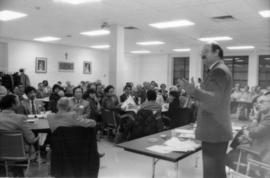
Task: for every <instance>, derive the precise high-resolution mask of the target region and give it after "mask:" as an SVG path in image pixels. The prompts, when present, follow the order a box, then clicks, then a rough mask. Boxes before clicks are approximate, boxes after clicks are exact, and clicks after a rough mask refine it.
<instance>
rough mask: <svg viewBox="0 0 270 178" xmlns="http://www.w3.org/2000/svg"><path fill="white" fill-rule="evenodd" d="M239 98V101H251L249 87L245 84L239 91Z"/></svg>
mask: <svg viewBox="0 0 270 178" xmlns="http://www.w3.org/2000/svg"><path fill="white" fill-rule="evenodd" d="M240 100H241V101H248V102H251V100H252V98H251V94H250V92H249V87H248V86H245V87H244V88H243V91H242V92H241V95H240Z"/></svg>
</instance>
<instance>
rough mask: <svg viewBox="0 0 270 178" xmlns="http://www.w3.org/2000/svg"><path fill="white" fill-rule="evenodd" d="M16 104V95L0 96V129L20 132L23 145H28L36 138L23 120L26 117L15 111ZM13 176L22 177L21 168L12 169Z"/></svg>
mask: <svg viewBox="0 0 270 178" xmlns="http://www.w3.org/2000/svg"><path fill="white" fill-rule="evenodd" d="M18 105H19V99H18V97H17V96H16V95H13V94H8V95H6V96H4V97H3V98H2V100H1V101H0V109H1V110H2V112H0V130H2V131H18V132H21V133H22V134H23V137H24V140H25V144H26V145H25V146H26V147H29V146H30V145H31V144H33V143H35V142H36V141H37V138H35V136H34V134H33V132H32V131H31V130H30V128H29V127H28V125H27V123H26V122H25V121H26V119H27V117H26V116H24V115H20V114H16V113H15V109H16V108H17V107H18ZM27 151H28V150H27ZM12 172H13V171H12ZM0 176H2V175H0ZM13 176H14V177H16V176H19V177H23V176H24V174H23V169H22V168H18V169H16V170H14V172H13Z"/></svg>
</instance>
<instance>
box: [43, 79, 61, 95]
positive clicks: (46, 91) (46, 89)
mask: <svg viewBox="0 0 270 178" xmlns="http://www.w3.org/2000/svg"><path fill="white" fill-rule="evenodd" d="M42 84H43V93H44V96H45V97H49V96H50V95H51V93H52V92H53V91H52V89H51V87H50V86H49V82H48V81H47V80H43V81H42ZM58 86H59V85H58ZM59 87H61V86H59Z"/></svg>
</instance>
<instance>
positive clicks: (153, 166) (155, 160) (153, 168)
mask: <svg viewBox="0 0 270 178" xmlns="http://www.w3.org/2000/svg"><path fill="white" fill-rule="evenodd" d="M157 162H158V159H156V158H153V159H152V178H155V172H156V164H157Z"/></svg>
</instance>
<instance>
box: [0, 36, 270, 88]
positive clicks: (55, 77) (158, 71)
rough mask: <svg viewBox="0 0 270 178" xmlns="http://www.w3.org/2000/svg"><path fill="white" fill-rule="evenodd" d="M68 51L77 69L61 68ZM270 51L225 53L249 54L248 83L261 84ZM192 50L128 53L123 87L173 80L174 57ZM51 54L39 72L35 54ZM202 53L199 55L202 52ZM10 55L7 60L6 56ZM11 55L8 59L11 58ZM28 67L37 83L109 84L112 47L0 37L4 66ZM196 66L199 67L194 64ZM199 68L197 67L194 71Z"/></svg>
mask: <svg viewBox="0 0 270 178" xmlns="http://www.w3.org/2000/svg"><path fill="white" fill-rule="evenodd" d="M66 52H67V53H68V54H69V56H68V61H72V62H74V63H75V70H74V72H59V71H58V62H59V61H65V55H64V54H65V53H66ZM261 54H269V51H266V52H261V51H256V52H255V53H254V52H237V53H228V52H226V51H225V55H226V56H229V55H249V56H250V61H249V63H250V64H251V65H250V66H249V74H248V84H249V85H250V86H254V85H256V84H257V73H258V69H256V65H254V64H257V62H258V61H257V60H258V56H259V55H261ZM189 55H190V54H188V53H187V54H186V53H185V54H182V53H178V54H172V55H167V54H147V55H131V54H126V55H125V59H124V61H123V62H122V64H121V67H122V68H123V70H122V72H123V74H122V75H123V78H122V84H120V85H122V87H123V86H124V84H125V83H126V82H130V81H131V82H133V83H134V84H141V83H143V82H144V81H152V80H155V81H157V82H158V83H159V84H161V83H166V84H167V85H171V84H172V77H173V60H172V59H173V57H175V56H189ZM36 57H46V58H48V71H47V73H46V74H41V73H35V58H36ZM198 57H199V56H198ZM5 59H6V60H5ZM7 59H8V60H7ZM84 60H88V61H91V62H92V70H93V71H92V74H90V75H89V74H83V71H82V70H83V69H82V68H83V66H82V65H83V61H84ZM19 68H25V70H26V73H27V74H28V75H29V76H30V79H31V82H32V84H33V85H34V86H36V85H37V83H38V82H40V81H42V80H49V82H50V83H51V84H53V83H55V82H57V81H59V80H60V81H63V82H65V81H67V80H69V81H71V82H72V83H73V84H78V83H79V82H80V81H81V80H87V81H95V80H97V79H100V80H101V81H102V82H103V83H104V84H105V85H107V84H108V75H109V54H108V51H96V50H91V49H88V48H79V47H71V46H64V45H54V44H47V43H35V42H30V41H20V40H7V39H0V70H7V69H8V71H9V72H15V71H18V69H19ZM194 69H195V68H194ZM194 72H195V71H194Z"/></svg>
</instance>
